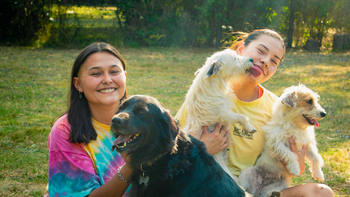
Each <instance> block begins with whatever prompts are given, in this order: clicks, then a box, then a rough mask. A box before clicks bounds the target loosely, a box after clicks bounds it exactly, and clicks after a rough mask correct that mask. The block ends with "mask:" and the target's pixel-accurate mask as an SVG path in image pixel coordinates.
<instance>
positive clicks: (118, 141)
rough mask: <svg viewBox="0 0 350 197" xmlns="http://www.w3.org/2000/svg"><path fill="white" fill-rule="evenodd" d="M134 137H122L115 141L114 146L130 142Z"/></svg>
mask: <svg viewBox="0 0 350 197" xmlns="http://www.w3.org/2000/svg"><path fill="white" fill-rule="evenodd" d="M131 136H132V135H120V136H119V137H118V138H117V139H115V140H114V142H113V145H118V144H120V143H123V142H128V141H129V140H130V137H131Z"/></svg>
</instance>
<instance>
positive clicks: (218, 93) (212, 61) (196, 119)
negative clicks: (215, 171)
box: [184, 49, 256, 181]
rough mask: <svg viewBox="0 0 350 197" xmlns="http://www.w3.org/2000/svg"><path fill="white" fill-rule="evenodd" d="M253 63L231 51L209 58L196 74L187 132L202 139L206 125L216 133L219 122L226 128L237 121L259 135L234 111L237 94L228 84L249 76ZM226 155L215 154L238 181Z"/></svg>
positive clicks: (192, 87) (191, 88)
mask: <svg viewBox="0 0 350 197" xmlns="http://www.w3.org/2000/svg"><path fill="white" fill-rule="evenodd" d="M252 61H253V60H252V59H250V58H248V57H243V56H240V55H237V53H236V52H235V51H233V50H231V49H225V50H223V51H220V52H216V53H215V54H213V55H212V56H211V57H209V58H207V61H206V62H205V64H204V65H203V67H202V68H200V69H198V71H197V72H196V73H195V75H196V78H195V79H194V81H193V83H192V85H191V87H190V89H189V91H188V93H187V95H186V100H185V103H186V104H187V108H188V117H187V124H186V126H185V128H184V131H185V132H187V133H189V134H191V135H192V136H194V137H196V138H197V139H200V137H201V135H202V127H203V126H204V125H207V126H208V127H209V130H212V128H214V126H215V124H216V123H220V124H221V125H225V124H229V123H236V122H239V123H240V124H241V125H242V126H243V127H244V129H245V130H246V131H247V132H250V133H251V132H256V129H255V127H254V126H253V125H252V124H251V123H250V122H249V120H248V117H246V116H244V115H241V114H237V113H234V112H233V111H232V108H233V107H234V106H233V104H232V100H233V99H235V95H234V93H233V91H232V89H231V88H229V84H228V83H229V82H230V81H231V80H232V79H234V80H238V78H239V77H240V76H244V75H245V74H249V73H250V72H251V71H250V67H251V66H252V65H253V64H252ZM210 127H211V128H210ZM226 153H227V151H222V152H220V153H218V154H216V155H214V158H215V160H216V161H217V162H218V163H219V164H220V166H221V167H222V168H223V169H224V170H225V171H226V172H227V173H228V174H229V175H230V176H231V177H232V178H233V179H234V180H236V181H238V178H237V177H235V176H233V175H232V174H231V173H230V170H229V169H228V168H227V166H226V164H225V160H226Z"/></svg>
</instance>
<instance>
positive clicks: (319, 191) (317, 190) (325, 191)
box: [309, 184, 334, 197]
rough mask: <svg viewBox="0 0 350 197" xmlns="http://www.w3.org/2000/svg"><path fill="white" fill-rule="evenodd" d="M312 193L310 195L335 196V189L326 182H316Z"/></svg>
mask: <svg viewBox="0 0 350 197" xmlns="http://www.w3.org/2000/svg"><path fill="white" fill-rule="evenodd" d="M310 191H313V192H312V194H310V195H309V196H322V197H334V192H333V190H332V189H331V188H330V187H329V186H328V185H325V184H315V185H314V188H313V190H310Z"/></svg>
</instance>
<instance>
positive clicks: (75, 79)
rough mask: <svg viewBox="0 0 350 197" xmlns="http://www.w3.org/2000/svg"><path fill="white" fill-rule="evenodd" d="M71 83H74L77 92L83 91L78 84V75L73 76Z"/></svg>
mask: <svg viewBox="0 0 350 197" xmlns="http://www.w3.org/2000/svg"><path fill="white" fill-rule="evenodd" d="M73 84H74V87H75V89H76V90H77V91H78V92H83V89H82V88H81V86H80V81H79V78H78V77H74V78H73Z"/></svg>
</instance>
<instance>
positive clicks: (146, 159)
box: [111, 95, 245, 197]
mask: <svg viewBox="0 0 350 197" xmlns="http://www.w3.org/2000/svg"><path fill="white" fill-rule="evenodd" d="M111 129H112V131H113V132H114V134H115V136H116V138H117V139H116V140H115V142H114V145H113V149H114V148H116V149H117V151H118V152H127V153H131V156H130V164H131V166H132V168H133V170H134V171H133V173H132V175H131V190H130V192H129V196H138V197H139V196H152V197H154V196H200V197H203V196H236V197H240V196H245V192H244V190H243V189H241V188H240V187H239V186H238V185H237V184H236V183H235V182H234V181H233V180H232V178H231V177H230V176H229V175H227V174H226V173H225V171H224V170H223V169H222V168H221V167H220V165H219V164H217V163H216V162H215V160H214V158H213V157H212V156H211V155H210V154H209V153H208V152H207V151H206V148H205V146H204V144H203V143H202V142H200V141H199V140H197V139H195V138H194V137H192V136H189V135H188V134H186V133H184V132H183V131H181V130H180V129H179V127H178V126H177V123H176V121H175V120H174V118H173V117H172V116H171V115H170V113H169V112H168V110H166V109H164V108H163V107H162V106H161V104H160V103H159V102H158V101H157V100H156V99H155V98H152V97H149V96H140V95H137V96H132V97H130V98H129V99H128V100H126V101H125V102H124V103H123V104H122V105H121V106H120V108H119V111H118V112H117V114H116V115H115V116H114V117H113V119H112V124H111Z"/></svg>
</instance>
